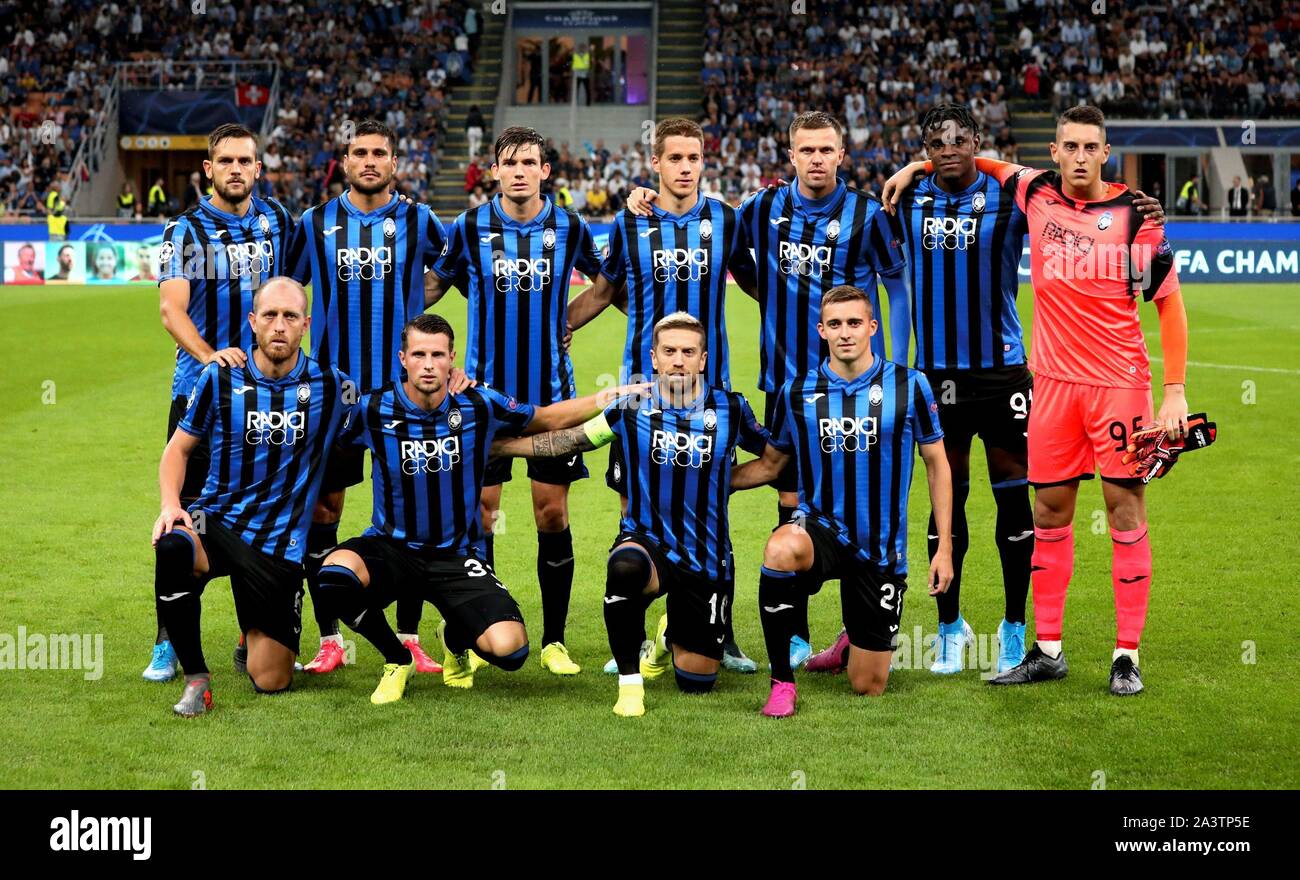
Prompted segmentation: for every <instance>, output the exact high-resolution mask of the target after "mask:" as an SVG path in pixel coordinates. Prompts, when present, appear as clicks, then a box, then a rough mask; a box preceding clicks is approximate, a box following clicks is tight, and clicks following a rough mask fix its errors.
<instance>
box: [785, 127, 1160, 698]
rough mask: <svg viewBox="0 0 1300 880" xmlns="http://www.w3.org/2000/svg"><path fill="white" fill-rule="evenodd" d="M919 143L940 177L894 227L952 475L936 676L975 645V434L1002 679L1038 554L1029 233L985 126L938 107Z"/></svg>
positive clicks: (835, 652)
mask: <svg viewBox="0 0 1300 880" xmlns="http://www.w3.org/2000/svg"><path fill="white" fill-rule="evenodd" d="M921 133H922V137H923V139H924V143H925V149H926V152H927V153H928V154H929V156H930V163H931V165H932V166H934V168H935V171H934V173H933V174H931V175H928V176H926V177H924V178H922V179H920V180H918V181H916V182H915V183H914V184H913V185H912V186H910V187H908V188H907V189H906V190H904V191H903V193H902V195H901V198H900V202H899V206H898V209H897V214H891V217H892V218H893V228H894V231H895V235H896V236H897V237H898V238H899V239H901V240H902V241H903V242H905V243H906V245H907V257H908V265H909V271H908V274H907V277H908V281H909V284H910V287H911V289H912V294H913V303H912V325H913V328H914V329H915V332H916V339H917V345H916V360H915V363H914V366H915V367H916V368H917V369H919V370H924V371H925V374H926V378H927V379H929V381H930V386H931V388H933V389H934V391H935V394H936V397H937V398H938V403H939V419H940V422H941V423H942V425H943V431H944V449H945V451H946V452H947V454H948V465H949V467H950V468H951V469H952V474H953V536H952V539H953V581H952V585H951V586H950V587H949V588H948V590H947V591H946V592H944V593H940V594H939V596H938V606H939V635H938V638H937V639H936V643H937V644H936V648H937V650H936V652H935V654H936V656H935V661H934V664H933V665H932V666H931V667H930V671H931V672H936V673H955V672H961V671H962V669H963V668H964V657H965V647H966V644H967V643H968V642H969V641H970V639H971V637H972V635H973V634H972V632H971V629H970V627H969V626H968V625H967V623H966V621H965V620H964V619H963V618H962V615H961V609H960V604H959V601H960V591H961V573H962V561H963V559H964V558H965V555H966V551H967V549H968V547H969V544H970V538H969V532H968V530H967V525H966V509H965V508H966V499H967V497H968V495H969V493H970V447H971V441H972V439H973V438H974V436H975V435H976V434H978V435H979V436H980V439H981V440H983V442H984V452H985V458H986V461H987V465H988V474H989V484H990V486H991V488H992V490H993V500H994V503H995V504H996V506H997V520H996V523H995V525H994V542H995V544H996V545H997V548H998V555H999V557H1000V559H1001V563H1002V586H1003V596H1004V612H1003V620H1002V623H1001V624H1000V626H999V627H998V641H999V644H1000V650H999V654H998V660H997V671H998V672H1004V671H1006V670H1008V669H1010V668H1011V667H1013V666H1015V665H1017V664H1018V663H1019V662H1020V661H1021V660H1023V659H1024V655H1025V599H1026V597H1027V595H1028V592H1029V567H1030V559H1031V557H1032V556H1033V549H1034V541H1033V537H1034V529H1033V512H1032V508H1031V507H1030V504H1029V486H1028V480H1027V476H1026V475H1027V470H1028V458H1029V453H1028V445H1027V442H1026V440H1025V434H1026V427H1027V423H1028V419H1029V409H1030V405H1031V403H1032V400H1033V377H1032V376H1031V375H1030V373H1029V369H1028V367H1027V366H1026V365H1025V348H1024V341H1023V334H1022V331H1021V326H1020V318H1019V315H1018V313H1017V310H1016V295H1017V293H1018V291H1019V287H1020V278H1019V266H1020V258H1021V255H1022V254H1023V252H1024V235H1025V232H1026V231H1027V225H1026V221H1025V215H1024V213H1023V212H1022V211H1021V210H1020V209H1019V208H1018V207H1017V206H1016V203H1015V183H1014V181H1013V180H1011V179H1004V180H1002V181H1001V182H999V179H998V178H996V177H994V176H992V175H989V174H986V173H985V172H983V171H980V170H979V169H978V168H976V165H975V154H976V153H977V152H978V151H979V147H980V133H979V126H978V125H977V124H976V122H975V120H974V118H972V117H971V115H970V112H969V111H968V110H967V109H966V108H965V107H964V106H962V105H959V104H940V105H938V106H936V107H934V108H933V109H932V110H930V111H929V112H928V113H926V115H925V116H924V117H923V118H922V120H921ZM1135 205H1136V206H1137V208H1138V210H1139V211H1153V212H1157V213H1156V214H1153V217H1158V216H1159V215H1158V212H1159V203H1158V202H1157V201H1156V200H1155V199H1148V198H1145V197H1143V198H1140V199H1138V200H1136V201H1135ZM886 210H889V208H888V207H887V208H886ZM927 535H928V537H929V550H930V553H931V554H933V553H934V551H935V549H936V547H937V545H938V538H937V537H936V535H935V528H934V521H933V517H932V518H931V521H930V524H929V531H928V532H927ZM846 645H847V641H846V640H845V639H844V637H843V635H841V638H840V641H839V642H837V643H836V645H835V646H834V647H833V648H832V649H830V650H829V651H827V652H823V654H821V655H819V656H818V657H815V658H813V660H812V661H810V662H809V668H810V669H813V668H819V669H823V670H826V671H834V670H836V669H837V668H839V667H840V666H841V665H842V660H841V659H840V658H842V657H843V648H844V647H845V646H846Z"/></svg>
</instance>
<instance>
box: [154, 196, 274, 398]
mask: <svg viewBox="0 0 1300 880" xmlns="http://www.w3.org/2000/svg"><path fill="white" fill-rule="evenodd" d="M295 225H296V224H295V223H294V220H293V217H292V216H290V214H289V212H288V211H286V210H285V209H284V207H283V206H282V205H281V204H280V203H279V202H277V201H275V200H274V199H260V198H257V197H256V196H253V197H252V199H251V200H250V204H249V207H248V211H247V213H245V214H244V216H242V217H239V216H236V215H234V214H227V213H226V212H225V211H222V210H220V209H218V208H216V207H213V205H212V197H211V196H204V197H203V198H202V199H200V200H199V203H198V204H197V205H195V206H194V207H193V208H190V209H189V210H188V211H186V212H185V213H184V214H181V215H180V216H179V217H173V218H172V219H171V220H169V221H167V225H166V226H165V227H163V241H162V245H161V246H160V247H159V249H158V263H159V267H158V283H159V284H160V285H161V284H162V282H164V281H170V280H172V279H173V278H181V279H184V280H186V281H188V282H189V283H190V304H189V309H188V312H189V316H190V320H191V321H193V322H194V327H195V329H196V330H198V331H199V335H200V336H202V337H203V341H204V342H206V343H207V344H208V345H210V346H212V347H213V348H214V349H218V350H219V349H223V348H240V349H246V348H250V347H251V346H252V345H253V330H252V328H251V327H249V326H248V313H249V312H251V311H252V310H253V291H255V290H257V288H258V287H259V286H260V285H261V283H262V282H263V281H265V280H266V279H268V278H270V277H272V276H274V275H280V274H284V273H285V269H284V260H285V258H286V256H287V254H288V252H289V245H290V241H291V238H292V236H293V230H294V226H295ZM202 369H203V365H202V364H200V363H199V362H198V361H197V360H195V358H194V356H193V355H191V354H190V353H189V352H187V351H186V350H185V349H183V348H181V347H180V346H179V345H178V346H176V371H175V373H174V375H173V377H172V396H173V397H185V396H188V395H189V393H190V390H191V389H193V388H194V382H195V380H197V379H198V377H199V371H200V370H202Z"/></svg>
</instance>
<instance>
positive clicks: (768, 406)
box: [763, 391, 799, 492]
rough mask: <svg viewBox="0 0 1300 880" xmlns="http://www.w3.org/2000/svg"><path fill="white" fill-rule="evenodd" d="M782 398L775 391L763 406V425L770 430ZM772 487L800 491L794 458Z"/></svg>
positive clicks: (792, 457) (791, 457)
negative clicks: (777, 404) (778, 402)
mask: <svg viewBox="0 0 1300 880" xmlns="http://www.w3.org/2000/svg"><path fill="white" fill-rule="evenodd" d="M780 397H781V395H780V392H776V391H773V392H771V393H769V394H768V395H767V402H766V403H765V404H764V405H763V424H764V425H765V426H766V427H767V428H768V429H769V430H770V429H771V427H772V420H773V418H774V417H775V416H776V402H777V400H779V399H780ZM772 485H773V486H774V487H775V488H776V491H778V492H798V491H799V472H798V470H797V469H796V468H795V463H794V456H793V455H792V456H790V460H789V461H788V462H786V465H785V467H783V468H781V473H779V474H777V476H776V479H775V480H773V481H772Z"/></svg>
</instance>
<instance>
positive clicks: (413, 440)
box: [340, 382, 534, 554]
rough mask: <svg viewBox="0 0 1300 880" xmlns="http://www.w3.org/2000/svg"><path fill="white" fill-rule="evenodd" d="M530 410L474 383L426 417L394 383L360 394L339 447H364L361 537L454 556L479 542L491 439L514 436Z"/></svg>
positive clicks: (529, 413) (398, 383)
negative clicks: (369, 499)
mask: <svg viewBox="0 0 1300 880" xmlns="http://www.w3.org/2000/svg"><path fill="white" fill-rule="evenodd" d="M533 413H534V409H533V407H532V406H530V405H529V404H526V403H519V402H518V401H516V400H515V399H514V398H508V397H505V396H504V395H501V394H498V393H497V392H495V391H493V390H492V389H490V388H483V387H481V386H480V387H475V388H468V389H466V390H465V391H464V392H462V393H460V394H448V395H446V396H445V397H444V398H443V401H442V403H441V404H440V405H439V406H438V407H437V408H435V409H433V410H431V411H427V412H426V411H425V410H423V409H421V408H420V407H418V406H416V405H415V404H414V403H413V402H412V401H411V399H410V398H409V397H408V396H407V394H406V391H405V389H404V388H403V385H402V383H401V382H393V383H391V384H389V385H388V386H387V387H385V388H382V389H380V390H378V391H373V392H371V393H369V394H363V395H362V396H361V399H360V401H359V402H358V403H357V404H356V407H355V409H354V411H353V416H352V419H351V421H350V423H349V425H348V427H347V429H346V430H345V431H344V432H343V434H342V437H341V439H340V442H341V443H344V444H352V445H357V446H365V447H366V448H368V449H369V450H370V463H371V472H370V478H371V484H372V486H373V490H374V509H373V512H372V514H371V520H370V527H369V528H367V529H366V531H365V534H367V535H386V536H388V537H390V538H394V539H395V540H398V541H403V542H405V543H406V545H407V546H409V547H411V548H412V549H424V548H435V549H439V550H447V551H450V552H455V553H462V554H463V553H469V552H470V551H471V548H472V547H475V546H479V545H481V544H482V541H483V537H484V534H483V523H482V520H481V518H480V516H479V495H480V494H481V493H482V490H483V475H484V471H485V470H486V468H487V461H488V451H489V449H491V447H492V440H493V439H494V438H495V437H496V436H497V435H498V434H500V435H502V436H507V437H509V436H514V435H517V434H519V433H520V432H521V431H523V429H524V428H526V427H528V423H529V422H531V421H532V420H533Z"/></svg>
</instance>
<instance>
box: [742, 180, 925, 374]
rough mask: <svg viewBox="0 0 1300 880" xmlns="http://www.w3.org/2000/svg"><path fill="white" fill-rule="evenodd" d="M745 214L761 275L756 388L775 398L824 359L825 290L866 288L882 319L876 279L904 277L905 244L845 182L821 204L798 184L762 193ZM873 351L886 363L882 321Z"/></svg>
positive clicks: (873, 201) (876, 203) (868, 199)
mask: <svg viewBox="0 0 1300 880" xmlns="http://www.w3.org/2000/svg"><path fill="white" fill-rule="evenodd" d="M740 214H741V218H742V224H743V227H744V231H745V236H746V240H747V243H748V245H749V246H750V247H752V248H753V249H754V260H755V262H756V264H757V269H758V295H759V310H760V313H761V316H762V322H763V328H762V340H761V344H760V345H759V359H760V373H759V380H758V383H759V387H760V388H761V389H762V390H764V391H767V392H773V391H776V390H777V389H779V388H780V387H781V386H782V385H784V384H785V383H786V382H787V381H789V380H790V379H792V378H794V377H796V376H802V375H805V374H807V373H811V372H815V371H816V370H817V366H818V364H820V363H821V362H822V361H823V360H825V358H826V356H827V349H826V343H825V341H824V340H823V339H822V338H821V337H820V336H818V335H817V318H818V314H819V312H820V309H821V298H822V294H824V293H825V292H826V291H828V290H830V289H831V288H832V287H836V286H838V285H841V284H852V285H853V286H855V287H859V288H861V289H862V290H864V291H866V293H867V295H868V296H869V297H871V305H872V307H873V308H874V309H875V314H876V319H877V320H880V318H881V311H880V294H879V292H878V291H877V280H878V278H879V276H882V275H883V276H891V277H892V276H895V275H898V274H900V273H901V272H902V269H903V252H902V243H901V242H900V241H899V240H898V239H897V238H895V237H894V235H893V233H892V232H891V231H890V229H889V221H888V216H887V215H886V214H885V212H884V210H883V209H882V208H881V204H880V200H879V199H877V198H876V197H875V196H873V195H871V194H869V193H863V192H859V191H858V190H856V189H853V188H851V187H849V186H846V185H845V184H843V183H841V184H839V186H837V187H836V188H835V190H834V191H833V192H831V194H830V195H828V196H825V197H824V198H821V199H817V200H810V199H806V198H804V197H803V196H802V195H800V193H799V185H798V182H797V181H796V182H795V183H791V184H788V185H787V186H783V187H780V188H778V189H768V190H763V191H762V192H758V193H755V194H754V195H753V196H750V197H749V199H747V200H746V201H745V203H744V204H743V205H741V206H740ZM871 350H872V352H874V353H875V355H876V356H877V357H880V358H883V357H885V331H884V322H883V321H881V329H880V330H878V331H877V332H876V335H875V336H874V337H872V340H871Z"/></svg>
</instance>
